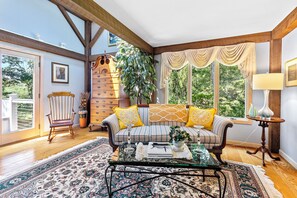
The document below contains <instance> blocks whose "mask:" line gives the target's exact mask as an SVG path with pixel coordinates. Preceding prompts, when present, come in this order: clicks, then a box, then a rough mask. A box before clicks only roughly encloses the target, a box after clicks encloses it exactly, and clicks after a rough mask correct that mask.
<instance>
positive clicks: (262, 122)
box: [246, 116, 285, 166]
mask: <svg viewBox="0 0 297 198" xmlns="http://www.w3.org/2000/svg"><path fill="white" fill-rule="evenodd" d="M246 117H247V118H248V119H250V120H255V121H258V122H259V125H258V126H260V127H262V137H261V140H262V142H261V144H262V146H260V147H259V148H257V149H256V150H255V151H254V152H250V151H247V153H248V154H251V155H253V154H256V153H257V152H258V151H261V152H262V163H263V166H265V160H264V159H265V153H268V155H269V156H270V157H271V158H272V159H274V160H278V161H279V160H280V158H279V157H273V156H272V154H271V152H270V150H269V149H268V148H266V147H265V141H266V137H265V128H266V127H268V126H269V123H281V122H284V121H285V120H284V119H282V118H278V117H271V119H262V118H261V117H260V116H257V117H250V116H246Z"/></svg>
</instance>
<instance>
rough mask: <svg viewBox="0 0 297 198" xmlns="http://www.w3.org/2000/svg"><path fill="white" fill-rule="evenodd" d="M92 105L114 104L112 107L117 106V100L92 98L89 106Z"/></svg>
mask: <svg viewBox="0 0 297 198" xmlns="http://www.w3.org/2000/svg"><path fill="white" fill-rule="evenodd" d="M92 104H114V105H118V104H119V100H118V99H106V98H92V100H91V105H92Z"/></svg>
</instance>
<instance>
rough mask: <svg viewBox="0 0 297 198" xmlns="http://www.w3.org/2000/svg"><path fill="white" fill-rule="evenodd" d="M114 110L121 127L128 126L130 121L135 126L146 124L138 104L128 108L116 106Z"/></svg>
mask: <svg viewBox="0 0 297 198" xmlns="http://www.w3.org/2000/svg"><path fill="white" fill-rule="evenodd" d="M113 111H114V113H115V114H116V116H117V118H118V120H119V124H120V129H125V128H127V125H128V124H129V123H131V124H133V125H134V126H133V127H137V126H144V124H143V123H142V121H141V118H140V116H139V113H138V108H137V105H133V106H130V107H128V108H120V107H114V108H113Z"/></svg>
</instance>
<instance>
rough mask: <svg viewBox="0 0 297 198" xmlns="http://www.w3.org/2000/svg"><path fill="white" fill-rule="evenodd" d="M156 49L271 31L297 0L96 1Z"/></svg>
mask: <svg viewBox="0 0 297 198" xmlns="http://www.w3.org/2000/svg"><path fill="white" fill-rule="evenodd" d="M95 2H96V3H98V4H99V5H100V6H101V7H102V8H104V9H105V10H106V11H107V12H109V13H110V14H111V15H113V16H114V17H115V18H116V19H118V20H119V21H120V22H122V23H123V24H124V25H125V26H127V27H128V28H129V29H131V30H132V31H133V32H134V33H136V34H137V35H138V36H140V37H141V38H142V39H143V40H145V41H146V42H147V43H148V44H150V45H151V46H153V47H158V46H164V45H173V44H179V43H187V42H193V41H202V40H210V39H216V38H224V37H231V36H238V35H245V34H252V33H258V32H266V31H271V30H273V28H275V27H276V26H277V25H278V24H279V23H280V22H281V21H282V20H283V19H284V18H285V17H286V16H287V15H288V14H289V13H290V12H291V11H292V10H293V9H295V8H296V6H297V1H296V0H219V1H218V0H207V1H206V0H149V1H139V0H112V1H111V0H109V1H106V0H95Z"/></svg>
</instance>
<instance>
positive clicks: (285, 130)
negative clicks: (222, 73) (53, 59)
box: [280, 29, 297, 169]
mask: <svg viewBox="0 0 297 198" xmlns="http://www.w3.org/2000/svg"><path fill="white" fill-rule="evenodd" d="M296 43H297V29H295V30H294V31H293V32H291V33H290V34H288V35H287V36H286V37H284V38H283V46H282V56H283V57H282V58H283V61H282V63H283V64H282V66H283V67H282V69H283V73H284V74H285V63H286V61H288V60H291V59H293V58H297V45H296ZM281 117H282V118H283V119H285V120H286V121H285V122H284V123H281V137H280V147H281V150H280V154H281V155H282V156H283V157H284V158H286V160H288V161H289V162H291V164H292V165H294V166H295V168H296V169H297V146H296V142H297V124H296V118H297V87H296V86H295V87H284V89H283V91H282V95H281Z"/></svg>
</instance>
